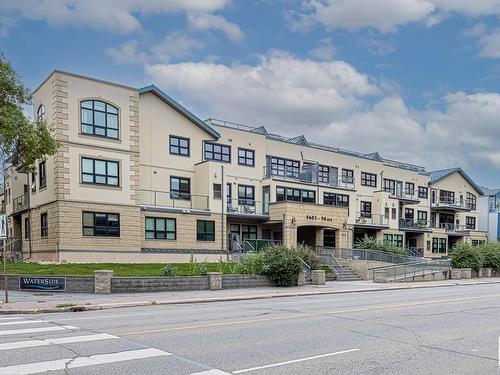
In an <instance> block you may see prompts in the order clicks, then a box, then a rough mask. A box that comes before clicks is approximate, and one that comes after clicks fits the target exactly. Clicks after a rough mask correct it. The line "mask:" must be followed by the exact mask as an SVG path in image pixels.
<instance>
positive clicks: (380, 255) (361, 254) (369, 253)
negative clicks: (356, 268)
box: [316, 246, 422, 264]
mask: <svg viewBox="0 0 500 375" xmlns="http://www.w3.org/2000/svg"><path fill="white" fill-rule="evenodd" d="M316 253H317V254H332V255H333V256H334V257H335V258H338V259H353V260H371V261H377V262H385V263H394V264H400V263H408V262H421V261H422V258H420V257H416V256H411V255H402V254H395V253H388V252H385V251H378V250H370V249H341V248H334V247H324V246H316Z"/></svg>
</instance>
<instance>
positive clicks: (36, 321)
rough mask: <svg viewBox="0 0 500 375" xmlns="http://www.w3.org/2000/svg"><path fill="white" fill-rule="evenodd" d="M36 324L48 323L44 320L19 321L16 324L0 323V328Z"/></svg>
mask: <svg viewBox="0 0 500 375" xmlns="http://www.w3.org/2000/svg"><path fill="white" fill-rule="evenodd" d="M36 323H49V322H47V321H45V320H19V321H17V322H10V321H9V322H0V326H7V325H8V326H12V325H14V324H36Z"/></svg>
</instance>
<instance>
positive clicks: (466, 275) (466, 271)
mask: <svg viewBox="0 0 500 375" xmlns="http://www.w3.org/2000/svg"><path fill="white" fill-rule="evenodd" d="M471 278H472V270H471V269H470V268H462V279H471Z"/></svg>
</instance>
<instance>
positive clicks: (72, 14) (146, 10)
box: [0, 0, 229, 34]
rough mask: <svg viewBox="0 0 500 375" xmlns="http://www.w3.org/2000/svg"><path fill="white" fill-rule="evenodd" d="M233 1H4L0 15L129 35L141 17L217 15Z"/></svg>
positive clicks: (138, 26) (138, 28) (139, 27)
mask: <svg viewBox="0 0 500 375" xmlns="http://www.w3.org/2000/svg"><path fill="white" fill-rule="evenodd" d="M228 2H229V0H142V1H136V0H106V1H102V0H22V1H19V0H2V2H0V11H3V12H7V13H9V14H11V15H12V14H13V15H20V16H22V17H24V18H27V19H31V20H37V21H44V22H47V23H48V24H49V25H51V26H58V27H62V26H67V25H70V26H85V27H91V28H95V29H105V30H111V31H114V32H118V33H122V34H127V33H131V32H134V31H137V30H140V29H141V27H142V26H141V23H140V21H139V20H138V19H137V17H136V16H137V15H138V14H165V13H171V12H176V11H189V12H190V11H194V12H208V13H210V12H213V11H215V10H218V9H221V8H223V7H224V6H225V5H226V4H227V3H228Z"/></svg>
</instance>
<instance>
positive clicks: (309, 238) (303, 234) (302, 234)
mask: <svg viewBox="0 0 500 375" xmlns="http://www.w3.org/2000/svg"><path fill="white" fill-rule="evenodd" d="M300 244H304V245H307V246H310V247H312V248H313V249H314V248H315V247H316V227H315V226H310V225H307V226H300V227H298V228H297V245H300Z"/></svg>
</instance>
